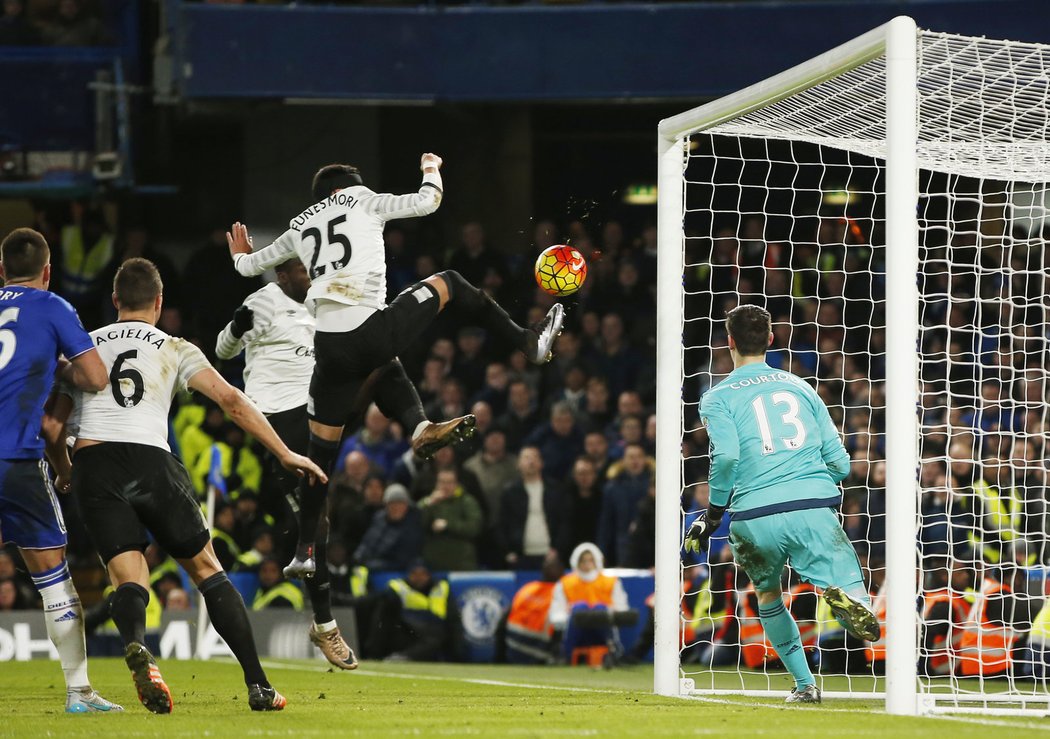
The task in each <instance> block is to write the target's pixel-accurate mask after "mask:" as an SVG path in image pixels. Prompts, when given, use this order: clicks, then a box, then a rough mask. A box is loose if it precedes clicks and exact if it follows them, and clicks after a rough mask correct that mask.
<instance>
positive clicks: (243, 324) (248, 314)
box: [230, 305, 255, 339]
mask: <svg viewBox="0 0 1050 739" xmlns="http://www.w3.org/2000/svg"><path fill="white" fill-rule="evenodd" d="M254 325H255V313H253V312H252V309H251V308H249V307H248V306H246V305H242V306H241V307H240V308H238V309H237V310H235V311H234V312H233V321H232V326H233V327H232V328H231V329H230V333H232V334H233V337H234V338H235V339H239V338H241V337H242V336H244V335H245V334H246V333H247V332H249V331H251V330H252V326H254Z"/></svg>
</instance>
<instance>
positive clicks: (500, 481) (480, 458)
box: [463, 429, 518, 522]
mask: <svg viewBox="0 0 1050 739" xmlns="http://www.w3.org/2000/svg"><path fill="white" fill-rule="evenodd" d="M517 468H518V466H517V462H516V461H515V459H514V458H513V457H511V456H510V455H509V454H507V437H506V434H504V433H503V431H501V430H500V429H494V430H492V431H490V432H489V433H488V434H486V435H485V438H484V441H483V442H482V447H481V450H480V451H478V452H476V453H475V454H474V455H473V456H472V457H470V459H468V460H467V461H466V462H464V463H463V469H464V470H465V471H466V472H470V473H471V474H473V475H474V477H475V478H476V479H477V481H478V486H479V487H480V488H481V495H482V496H483V498H484V500H485V509H486V511H487V513H488V517H489V521H492V522H497V521H499V520H500V503H501V501H502V498H503V490H504V488H506V487H507V485H509V484H510V483H511V482H512V481H513V480H514V478H515V476H516V475H517Z"/></svg>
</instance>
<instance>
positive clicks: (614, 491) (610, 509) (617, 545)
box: [598, 444, 649, 567]
mask: <svg viewBox="0 0 1050 739" xmlns="http://www.w3.org/2000/svg"><path fill="white" fill-rule="evenodd" d="M648 489H649V470H648V468H647V465H646V457H645V450H644V449H642V447H641V446H639V445H637V444H635V445H632V446H629V447H627V449H626V450H625V451H624V455H623V470H622V471H621V472H620V473H619V474H618V475H617V476H616V477H614V478H613V479H611V480H609V482H607V483H606V484H605V489H604V491H603V493H602V512H601V518H600V519H599V522H598V541H599V548H601V549H602V550H603V551H607V552H609V561H610V563H611V564H612V565H613V566H616V567H622V566H624V565H626V564H627V562H628V560H629V558H630V551H629V543H630V536H629V534H630V528H631V523H632V522H633V521H634V519H635V516H636V515H637V512H638V504H639V503H640V502H641V500H642V498H643V497H645V495H646V494H647V491H648Z"/></svg>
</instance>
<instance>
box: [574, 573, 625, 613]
mask: <svg viewBox="0 0 1050 739" xmlns="http://www.w3.org/2000/svg"><path fill="white" fill-rule="evenodd" d="M615 586H616V578H615V577H610V576H609V575H601V574H600V575H598V577H596V578H594V580H592V581H591V582H587V581H586V580H584V579H583V578H581V577H580V576H579V575H577V574H576V573H575V572H574V573H572V574H570V575H566V576H565V577H563V578H562V579H561V587H562V590H564V591H565V600H567V601H568V602H569V608H572V607H573V606H575V605H579V604H581V603H586V604H587V605H588V606H599V605H600V606H608V607H610V608H611V607H612V604H613V599H612V594H613V588H614V587H615Z"/></svg>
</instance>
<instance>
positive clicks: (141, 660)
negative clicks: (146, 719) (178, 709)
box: [124, 642, 175, 713]
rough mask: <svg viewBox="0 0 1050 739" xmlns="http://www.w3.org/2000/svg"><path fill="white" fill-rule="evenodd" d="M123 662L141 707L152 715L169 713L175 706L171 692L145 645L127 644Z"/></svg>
mask: <svg viewBox="0 0 1050 739" xmlns="http://www.w3.org/2000/svg"><path fill="white" fill-rule="evenodd" d="M124 662H125V663H126V664H127V666H128V669H129V670H131V678H132V679H133V680H134V681H135V688H136V689H137V690H138V693H139V701H140V702H141V703H142V705H144V706H145V707H146V708H147V710H149V711H151V712H152V713H171V709H172V708H173V707H174V705H175V704H174V702H173V701H172V699H171V690H170V689H169V688H168V686H167V684H166V683H165V682H164V678H163V677H161V675H160V669H159V668H158V667H157V661H156V660H155V659H153V655H152V654H150V651H149V650H148V649H146V647H145V645H143V644H139V643H138V642H132V643H131V644H128V647H127V649H125V650H124Z"/></svg>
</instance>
